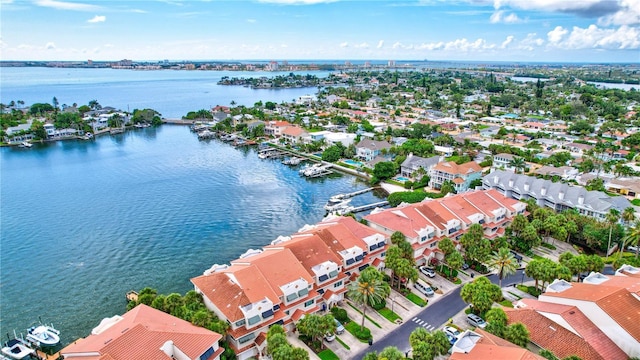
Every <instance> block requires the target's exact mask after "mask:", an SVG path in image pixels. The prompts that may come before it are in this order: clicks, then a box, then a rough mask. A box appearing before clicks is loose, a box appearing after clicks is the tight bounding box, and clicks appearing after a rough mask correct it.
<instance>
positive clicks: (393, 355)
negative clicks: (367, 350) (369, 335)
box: [378, 346, 404, 360]
mask: <svg viewBox="0 0 640 360" xmlns="http://www.w3.org/2000/svg"><path fill="white" fill-rule="evenodd" d="M378 359H380V360H383V359H384V360H403V359H404V354H403V353H402V352H401V351H400V350H398V348H397V347H395V346H387V347H386V348H384V349H382V351H381V352H380V354H379V355H378Z"/></svg>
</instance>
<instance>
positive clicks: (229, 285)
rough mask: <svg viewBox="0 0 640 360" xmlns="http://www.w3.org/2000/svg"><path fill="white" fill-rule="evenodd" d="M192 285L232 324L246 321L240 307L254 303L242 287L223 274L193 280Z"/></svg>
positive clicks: (203, 276)
mask: <svg viewBox="0 0 640 360" xmlns="http://www.w3.org/2000/svg"><path fill="white" fill-rule="evenodd" d="M191 283H193V285H194V286H195V287H196V288H197V289H198V290H199V291H200V292H201V293H202V294H203V296H205V297H207V299H209V300H210V301H211V302H212V303H213V304H214V305H215V306H216V307H217V308H218V310H220V312H222V314H224V316H225V317H226V318H227V319H228V320H229V321H231V322H235V321H238V320H240V319H244V314H243V313H242V311H241V310H240V307H241V306H244V305H247V304H251V303H252V301H251V300H249V298H248V297H247V295H246V294H245V293H244V291H243V290H242V289H241V288H240V286H238V285H237V284H236V283H234V282H233V281H231V279H230V278H229V277H228V275H227V274H225V273H223V272H217V273H213V274H211V275H202V276H198V277H195V278H192V279H191Z"/></svg>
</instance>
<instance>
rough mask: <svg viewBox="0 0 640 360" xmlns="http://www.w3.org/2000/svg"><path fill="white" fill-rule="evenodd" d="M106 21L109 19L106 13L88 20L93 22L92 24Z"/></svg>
mask: <svg viewBox="0 0 640 360" xmlns="http://www.w3.org/2000/svg"><path fill="white" fill-rule="evenodd" d="M105 21H107V17H106V16H104V15H96V16H94V17H93V18H91V19H89V20H87V22H88V23H92V24H95V23H101V22H105Z"/></svg>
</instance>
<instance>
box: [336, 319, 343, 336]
mask: <svg viewBox="0 0 640 360" xmlns="http://www.w3.org/2000/svg"><path fill="white" fill-rule="evenodd" d="M333 320H334V321H335V322H336V334H338V335H340V334H342V333H343V332H344V326H342V324H341V323H340V321H338V320H337V319H333Z"/></svg>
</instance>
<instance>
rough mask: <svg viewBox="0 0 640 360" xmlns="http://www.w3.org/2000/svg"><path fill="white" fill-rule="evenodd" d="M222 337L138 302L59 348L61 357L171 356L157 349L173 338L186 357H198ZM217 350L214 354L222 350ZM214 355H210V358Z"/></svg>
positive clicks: (117, 359)
mask: <svg viewBox="0 0 640 360" xmlns="http://www.w3.org/2000/svg"><path fill="white" fill-rule="evenodd" d="M221 338H222V336H221V335H220V334H217V333H215V332H213V331H210V330H207V329H204V328H201V327H197V326H195V325H192V324H191V323H189V322H187V321H184V320H181V319H178V318H176V317H174V316H171V315H169V314H166V313H164V312H162V311H160V310H156V309H154V308H152V307H149V306H147V305H138V306H137V307H135V308H134V309H133V310H131V311H129V312H127V313H125V314H124V315H123V316H122V318H121V319H120V320H119V321H117V322H115V323H114V324H113V325H111V326H110V327H108V328H106V329H105V330H103V331H102V332H100V333H98V334H95V335H94V334H92V335H89V336H88V337H87V338H85V339H84V340H82V341H78V342H76V343H74V344H71V345H69V346H67V347H66V348H64V349H62V351H61V354H62V355H63V356H69V355H72V354H81V353H98V354H100V359H113V360H128V359H149V360H154V359H171V357H170V356H168V355H167V354H166V353H164V352H163V351H162V350H160V348H161V347H162V346H163V345H164V344H165V343H166V342H167V341H172V342H173V344H174V346H175V347H176V348H178V349H179V350H180V351H181V352H183V353H185V354H186V355H187V356H189V358H192V359H193V358H198V357H200V355H202V354H203V353H204V352H205V351H206V350H207V349H209V348H210V347H211V346H214V345H215V344H216V343H217V342H218V341H219V340H220V339H221ZM222 351H224V350H222V349H219V352H217V354H218V355H219V354H220V353H222ZM211 358H213V357H210V359H211Z"/></svg>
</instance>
